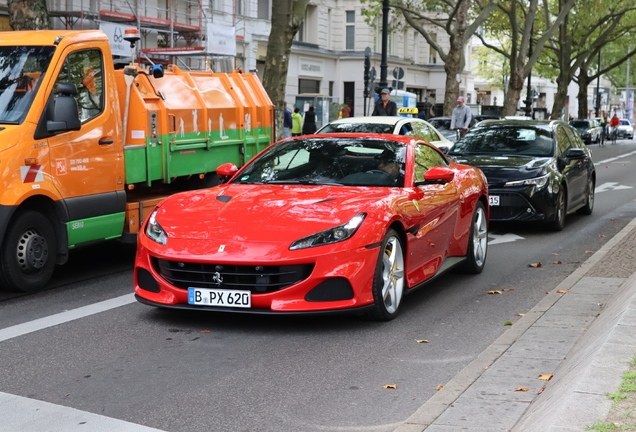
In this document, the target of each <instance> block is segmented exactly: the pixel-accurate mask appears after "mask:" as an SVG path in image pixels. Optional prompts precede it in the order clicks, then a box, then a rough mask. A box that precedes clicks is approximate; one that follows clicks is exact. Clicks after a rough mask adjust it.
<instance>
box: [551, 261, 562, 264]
mask: <svg viewBox="0 0 636 432" xmlns="http://www.w3.org/2000/svg"><path fill="white" fill-rule="evenodd" d="M552 264H563V263H562V262H561V261H554V262H552Z"/></svg>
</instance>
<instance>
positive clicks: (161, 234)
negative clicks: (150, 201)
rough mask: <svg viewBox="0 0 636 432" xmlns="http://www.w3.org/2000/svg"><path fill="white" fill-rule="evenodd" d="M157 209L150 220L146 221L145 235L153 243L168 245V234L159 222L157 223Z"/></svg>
mask: <svg viewBox="0 0 636 432" xmlns="http://www.w3.org/2000/svg"><path fill="white" fill-rule="evenodd" d="M158 211H159V208H156V209H155V210H154V211H153V212H152V214H151V215H150V218H149V219H148V224H147V225H146V235H147V236H148V238H150V239H151V240H153V241H156V242H157V243H159V244H161V245H165V244H166V243H168V234H166V232H165V231H164V230H163V228H162V227H161V225H159V222H157V212H158Z"/></svg>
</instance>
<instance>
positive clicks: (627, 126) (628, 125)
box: [618, 119, 634, 139]
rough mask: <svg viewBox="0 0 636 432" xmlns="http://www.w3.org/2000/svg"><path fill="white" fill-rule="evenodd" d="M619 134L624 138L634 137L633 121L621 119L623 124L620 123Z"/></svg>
mask: <svg viewBox="0 0 636 432" xmlns="http://www.w3.org/2000/svg"><path fill="white" fill-rule="evenodd" d="M618 136H619V137H622V138H629V139H634V125H633V124H632V122H631V121H629V120H625V119H621V124H620V125H618Z"/></svg>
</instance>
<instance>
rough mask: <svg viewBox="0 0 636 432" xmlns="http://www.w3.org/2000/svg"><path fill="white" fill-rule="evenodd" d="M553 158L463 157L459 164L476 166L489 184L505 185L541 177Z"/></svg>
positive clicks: (459, 159)
mask: <svg viewBox="0 0 636 432" xmlns="http://www.w3.org/2000/svg"><path fill="white" fill-rule="evenodd" d="M551 160H552V159H551V158H546V157H532V156H482V155H475V156H470V155H469V156H466V155H464V156H461V157H457V158H455V161H456V162H458V163H462V164H466V165H472V166H476V167H477V168H479V169H481V170H482V171H483V173H484V175H485V176H486V178H487V179H488V184H489V185H493V184H498V183H505V182H509V181H515V180H523V179H528V178H533V177H538V176H541V175H543V174H544V173H545V171H546V166H547V165H549V164H550V161H551Z"/></svg>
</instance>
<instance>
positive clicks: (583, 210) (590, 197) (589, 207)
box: [576, 178, 595, 216]
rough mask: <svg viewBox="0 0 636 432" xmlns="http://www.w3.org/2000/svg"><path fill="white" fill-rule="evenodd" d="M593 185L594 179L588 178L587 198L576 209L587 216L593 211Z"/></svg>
mask: <svg viewBox="0 0 636 432" xmlns="http://www.w3.org/2000/svg"><path fill="white" fill-rule="evenodd" d="M594 186H595V184H594V179H593V178H590V179H589V180H588V182H587V191H586V195H587V200H586V202H585V205H584V206H583V207H581V208H580V209H578V210H577V211H576V212H577V213H578V214H580V215H585V216H589V215H591V214H592V211H594Z"/></svg>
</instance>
